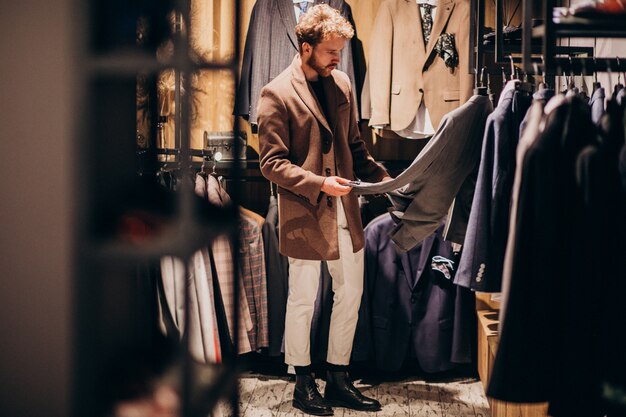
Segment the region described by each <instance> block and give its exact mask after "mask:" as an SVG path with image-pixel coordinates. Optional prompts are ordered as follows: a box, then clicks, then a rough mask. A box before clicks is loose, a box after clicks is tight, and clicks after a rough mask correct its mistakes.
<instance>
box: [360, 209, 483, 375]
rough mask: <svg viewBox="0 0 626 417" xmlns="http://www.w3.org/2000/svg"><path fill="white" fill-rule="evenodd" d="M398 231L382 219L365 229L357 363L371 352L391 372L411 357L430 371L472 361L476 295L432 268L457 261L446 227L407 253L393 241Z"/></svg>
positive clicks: (377, 363) (438, 370)
mask: <svg viewBox="0 0 626 417" xmlns="http://www.w3.org/2000/svg"><path fill="white" fill-rule="evenodd" d="M394 227H395V224H394V222H393V220H392V218H391V217H390V216H389V215H388V214H383V215H382V216H379V217H377V218H376V219H374V220H373V221H372V222H371V223H370V224H369V225H368V226H367V227H366V228H365V240H366V243H365V288H364V295H363V301H362V303H361V310H360V313H359V323H358V326H357V334H356V336H355V345H354V349H353V359H364V358H365V356H366V354H367V353H370V354H371V356H373V358H374V359H375V363H376V366H377V368H378V369H381V370H387V371H396V370H398V369H400V367H401V366H402V364H403V362H404V360H405V358H406V356H407V354H410V355H411V356H415V357H416V358H417V360H418V362H419V365H420V367H421V368H422V369H423V370H424V371H426V372H440V371H445V370H449V369H451V368H453V367H455V366H456V364H457V363H467V362H469V361H470V360H471V354H470V340H471V332H472V329H473V327H472V317H473V315H472V306H473V302H472V300H473V294H471V292H470V291H469V290H467V289H465V288H462V287H458V286H456V285H454V284H452V280H451V278H452V277H451V276H450V278H446V277H444V274H443V273H441V272H439V271H433V270H432V269H431V262H432V259H433V256H435V255H439V256H441V257H444V258H447V259H449V260H452V258H453V253H452V248H451V244H450V243H449V242H445V241H444V240H443V239H442V237H441V230H442V227H440V228H439V229H438V230H437V232H436V233H434V234H432V235H430V236H428V237H427V238H426V239H425V240H424V241H423V242H422V243H421V244H418V245H417V246H416V247H415V248H413V249H411V250H410V251H408V252H400V251H399V250H398V249H397V247H396V246H395V245H394V243H393V242H392V241H391V239H390V238H389V233H390V232H391V230H393V228H394ZM460 293H462V294H460Z"/></svg>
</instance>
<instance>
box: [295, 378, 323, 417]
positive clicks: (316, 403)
mask: <svg viewBox="0 0 626 417" xmlns="http://www.w3.org/2000/svg"><path fill="white" fill-rule="evenodd" d="M291 404H292V405H293V406H294V407H295V408H297V409H299V410H302V411H304V412H305V413H307V414H313V415H316V416H332V415H333V409H332V408H331V407H330V405H328V403H327V402H326V400H324V398H322V396H321V395H320V393H319V391H318V390H317V384H316V383H315V380H314V379H313V377H312V376H311V375H296V388H295V389H294V391H293V401H292V403H291Z"/></svg>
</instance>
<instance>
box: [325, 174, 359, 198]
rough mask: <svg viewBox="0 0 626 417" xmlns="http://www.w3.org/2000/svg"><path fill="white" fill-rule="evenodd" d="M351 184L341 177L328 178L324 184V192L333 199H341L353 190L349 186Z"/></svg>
mask: <svg viewBox="0 0 626 417" xmlns="http://www.w3.org/2000/svg"><path fill="white" fill-rule="evenodd" d="M349 182H350V181H349V180H347V179H345V178H341V177H335V176H333V177H326V179H325V180H324V182H323V183H322V192H323V193H326V194H328V195H331V196H333V197H341V196H342V195H346V194H348V193H349V192H350V191H351V190H352V187H350V186H349V185H347V184H348V183H349Z"/></svg>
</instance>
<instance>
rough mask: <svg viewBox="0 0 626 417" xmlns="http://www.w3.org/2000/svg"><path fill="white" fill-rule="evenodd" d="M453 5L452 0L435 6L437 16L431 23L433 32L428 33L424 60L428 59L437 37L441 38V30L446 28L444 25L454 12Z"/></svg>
mask: <svg viewBox="0 0 626 417" xmlns="http://www.w3.org/2000/svg"><path fill="white" fill-rule="evenodd" d="M454 5H455V3H454V0H443V1H441V2H440V3H439V5H438V6H437V15H436V16H435V21H434V22H433V30H432V32H431V33H430V41H429V42H428V45H427V46H426V59H428V57H430V54H431V53H432V52H433V49H434V48H435V44H436V43H437V40H438V39H439V36H441V33H442V32H443V28H445V27H446V24H447V23H448V20H449V19H450V15H451V14H452V10H454ZM420 21H421V19H420ZM420 31H421V26H420ZM422 39H423V38H422Z"/></svg>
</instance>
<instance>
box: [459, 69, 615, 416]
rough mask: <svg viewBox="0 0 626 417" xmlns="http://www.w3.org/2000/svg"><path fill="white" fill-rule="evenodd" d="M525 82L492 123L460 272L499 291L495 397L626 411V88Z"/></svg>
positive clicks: (555, 408) (509, 92) (586, 411)
mask: <svg viewBox="0 0 626 417" xmlns="http://www.w3.org/2000/svg"><path fill="white" fill-rule="evenodd" d="M519 87H520V82H519V81H510V82H509V83H508V84H507V85H506V87H505V89H504V91H503V92H502V94H501V96H500V99H499V102H498V105H497V107H496V109H495V110H494V112H493V113H492V114H491V115H490V116H489V118H488V120H487V125H486V130H485V136H484V140H483V144H482V152H481V159H480V167H479V173H478V178H477V184H476V189H475V194H474V198H473V203H472V207H471V212H470V217H469V221H468V227H467V233H466V237H465V240H464V245H463V251H462V255H461V259H460V263H459V268H458V271H457V273H456V276H455V282H456V283H457V284H459V285H461V286H464V287H468V288H471V289H473V290H479V291H486V292H501V310H500V328H499V332H500V341H499V347H498V351H497V354H496V358H495V363H494V365H493V370H492V376H491V379H490V384H489V387H488V390H487V394H488V395H489V396H491V397H493V398H496V399H499V400H503V401H512V402H549V414H550V415H552V416H555V417H556V416H581V417H582V416H587V417H592V416H605V415H608V416H614V415H615V416H616V415H624V406H623V395H621V396H620V395H619V394H618V395H616V394H615V393H623V392H625V391H624V390H625V389H626V359H625V358H626V357H625V356H624V352H626V332H624V329H626V308H624V300H623V297H624V294H626V257H625V256H624V254H626V239H624V236H626V144H625V131H626V118H625V111H626V100H625V99H624V96H625V95H626V90H623V89H622V88H623V86H618V87H617V88H616V89H615V90H614V91H613V94H612V95H610V98H609V99H608V101H607V100H605V90H604V88H602V87H601V86H599V85H596V86H595V87H596V89H595V91H593V93H592V95H591V97H590V98H589V97H587V96H586V95H582V94H578V92H577V90H575V89H570V90H568V91H565V92H563V93H562V94H557V95H555V93H554V90H551V89H541V90H539V91H537V92H536V93H535V94H533V96H532V97H530V96H528V94H526V93H524V92H523V91H521V89H520V88H519Z"/></svg>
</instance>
